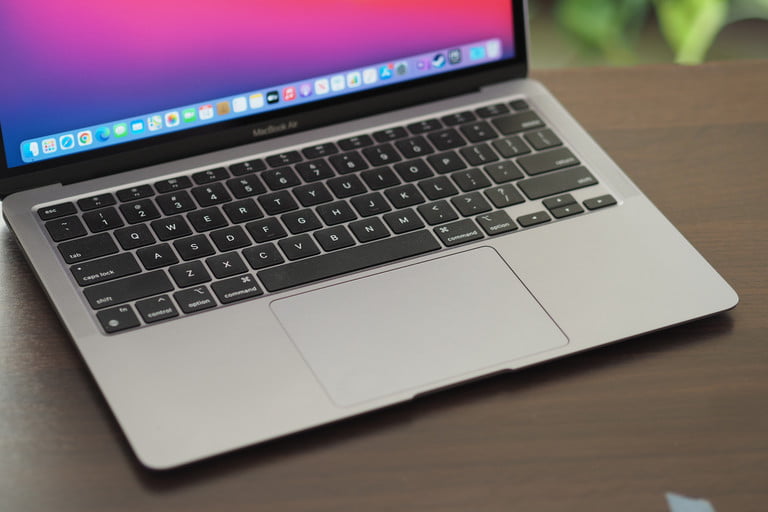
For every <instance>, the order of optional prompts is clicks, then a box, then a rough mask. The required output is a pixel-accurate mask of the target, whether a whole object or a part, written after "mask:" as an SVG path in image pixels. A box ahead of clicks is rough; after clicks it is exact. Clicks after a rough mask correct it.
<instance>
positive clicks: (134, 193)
mask: <svg viewBox="0 0 768 512" xmlns="http://www.w3.org/2000/svg"><path fill="white" fill-rule="evenodd" d="M153 195H155V193H154V191H153V190H152V187H150V186H149V185H139V186H137V187H131V188H126V189H123V190H118V191H117V198H118V199H119V200H120V201H122V202H124V203H125V202H128V201H135V200H137V199H144V198H145V197H150V196H153Z"/></svg>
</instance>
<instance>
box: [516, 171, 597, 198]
mask: <svg viewBox="0 0 768 512" xmlns="http://www.w3.org/2000/svg"><path fill="white" fill-rule="evenodd" d="M596 184H597V179H596V178H595V177H594V176H592V174H591V173H590V172H589V171H588V170H587V169H586V168H584V167H574V168H572V169H566V170H564V171H558V172H554V173H551V174H544V175H542V176H537V177H535V178H529V179H527V180H523V181H521V182H518V186H519V187H520V190H522V191H523V193H524V194H525V195H526V196H527V197H528V199H539V198H542V197H546V196H551V195H555V194H562V193H563V192H570V191H571V190H576V189H578V188H583V187H589V186H591V185H596Z"/></svg>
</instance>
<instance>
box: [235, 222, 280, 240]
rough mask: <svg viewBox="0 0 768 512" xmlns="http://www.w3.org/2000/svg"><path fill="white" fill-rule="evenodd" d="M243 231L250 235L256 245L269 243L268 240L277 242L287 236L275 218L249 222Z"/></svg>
mask: <svg viewBox="0 0 768 512" xmlns="http://www.w3.org/2000/svg"><path fill="white" fill-rule="evenodd" d="M245 229H247V230H248V232H249V233H250V234H251V237H252V238H253V239H254V240H255V241H256V242H257V243H264V242H269V241H270V240H277V239H278V238H282V237H284V236H288V233H286V232H285V229H284V228H283V226H281V225H280V222H279V221H278V220H277V219H275V218H267V219H262V220H257V221H254V222H249V223H248V224H246V225H245Z"/></svg>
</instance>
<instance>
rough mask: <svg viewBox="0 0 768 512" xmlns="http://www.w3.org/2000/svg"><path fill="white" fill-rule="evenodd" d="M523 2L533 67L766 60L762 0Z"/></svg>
mask: <svg viewBox="0 0 768 512" xmlns="http://www.w3.org/2000/svg"><path fill="white" fill-rule="evenodd" d="M528 4H529V10H530V23H531V61H532V66H533V68H536V69H546V68H559V67H576V66H631V65H635V64H650V63H662V62H677V63H680V64H698V63H701V62H706V61H717V60H733V59H756V58H763V59H765V58H768V0H529V2H528ZM766 85H767V86H768V84H766Z"/></svg>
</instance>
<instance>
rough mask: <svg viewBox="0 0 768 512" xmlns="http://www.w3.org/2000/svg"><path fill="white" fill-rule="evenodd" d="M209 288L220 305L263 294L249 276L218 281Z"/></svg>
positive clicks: (253, 279) (254, 280)
mask: <svg viewBox="0 0 768 512" xmlns="http://www.w3.org/2000/svg"><path fill="white" fill-rule="evenodd" d="M211 288H212V289H213V293H215V294H216V297H218V298H219V302H221V303H222V304H230V303H232V302H237V301H239V300H245V299H250V298H252V297H258V296H259V295H263V294H264V292H263V291H262V290H261V288H260V287H259V285H258V284H257V283H256V279H255V278H254V277H253V276H252V275H250V274H247V275H244V276H238V277H233V278H231V279H225V280H224V281H218V282H216V283H213V284H212V285H211Z"/></svg>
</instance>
